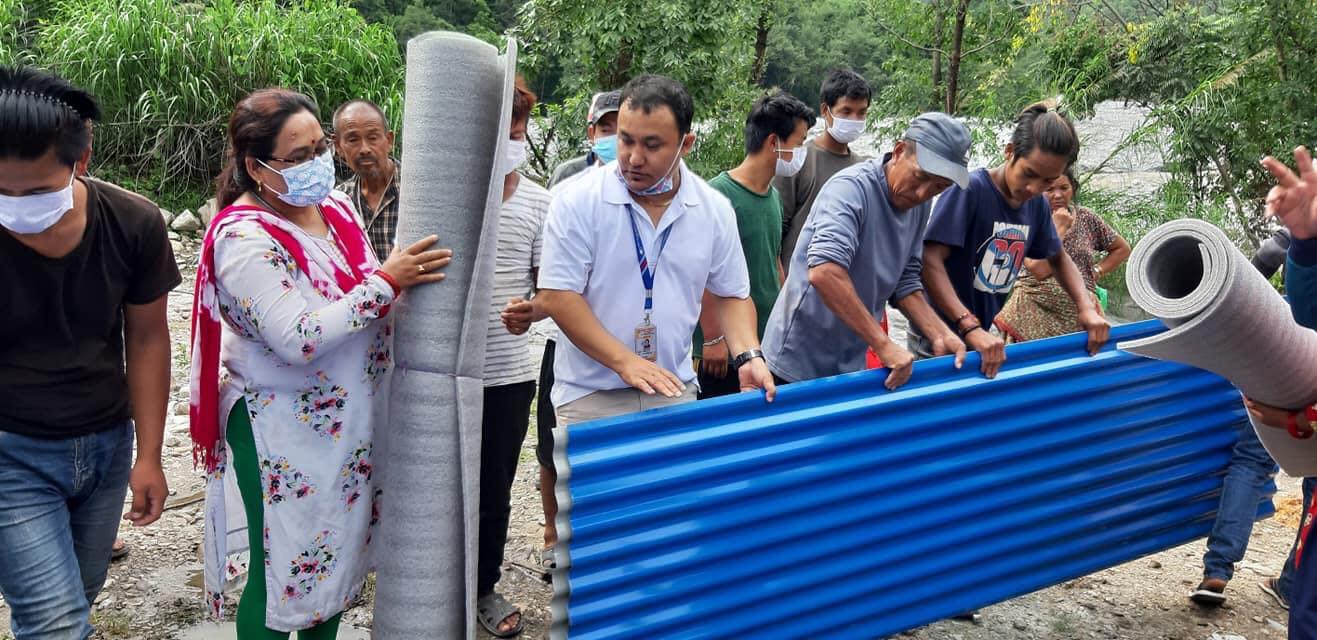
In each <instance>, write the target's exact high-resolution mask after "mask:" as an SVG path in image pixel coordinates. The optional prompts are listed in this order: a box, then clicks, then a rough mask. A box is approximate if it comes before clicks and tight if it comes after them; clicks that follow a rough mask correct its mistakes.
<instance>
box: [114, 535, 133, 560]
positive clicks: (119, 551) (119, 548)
mask: <svg viewBox="0 0 1317 640" xmlns="http://www.w3.org/2000/svg"><path fill="white" fill-rule="evenodd" d="M128 552H129V549H128V543H126V542H123V541H122V540H115V541H114V546H112V547H110V562H114V561H115V560H123V559H124V558H127V557H128Z"/></svg>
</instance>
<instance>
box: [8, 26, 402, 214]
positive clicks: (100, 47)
mask: <svg viewBox="0 0 1317 640" xmlns="http://www.w3.org/2000/svg"><path fill="white" fill-rule="evenodd" d="M8 1H12V0H0V2H8ZM37 59H38V60H39V61H40V63H41V64H42V65H44V66H46V67H49V68H51V69H52V70H54V71H55V72H57V73H59V74H61V75H63V76H64V77H66V78H68V79H69V80H70V81H72V82H74V83H76V84H78V85H80V86H82V87H85V88H87V89H88V90H90V91H91V92H92V93H93V94H95V95H96V97H97V99H98V100H99V101H100V104H101V108H102V110H103V112H104V116H105V118H104V123H103V124H102V125H101V127H100V128H98V129H97V132H96V153H97V156H98V158H100V159H102V160H103V161H105V162H107V163H109V164H110V165H113V166H115V167H116V168H118V171H119V172H125V171H127V170H132V171H135V172H136V175H137V177H138V178H146V177H153V178H154V180H156V181H158V183H157V184H155V185H153V187H154V188H151V189H148V192H154V191H165V192H169V191H176V190H177V189H178V188H179V184H184V185H189V186H191V187H193V188H204V186H203V185H206V184H207V183H208V182H209V181H210V180H211V179H212V178H213V177H214V176H215V175H216V174H217V173H218V172H219V169H220V168H221V162H222V159H223V152H224V131H225V126H226V124H227V120H228V117H229V115H230V113H231V112H232V109H233V106H234V105H235V104H236V103H237V102H238V100H239V99H241V98H242V97H243V96H244V95H246V94H247V93H249V92H250V91H252V90H255V89H259V88H263V87H268V86H283V87H288V88H291V89H295V90H298V91H302V92H304V93H306V94H307V95H309V96H311V97H312V98H313V99H315V100H316V101H317V102H318V103H319V104H320V110H321V113H320V116H321V118H322V120H326V121H327V120H328V118H329V116H330V113H332V110H333V109H334V107H335V106H336V105H338V104H340V103H342V102H343V101H345V100H348V99H351V98H369V99H372V100H375V101H376V102H379V103H380V104H381V105H382V106H383V107H384V109H385V112H386V113H388V114H389V115H390V117H391V118H393V119H394V121H395V123H396V122H398V121H400V119H401V116H402V78H403V74H402V60H401V57H400V55H399V53H398V47H397V43H396V42H395V40H394V38H393V34H392V33H391V32H390V31H389V30H388V29H386V28H383V27H380V26H371V25H367V24H366V23H365V22H364V21H363V20H362V19H361V18H360V17H359V16H358V15H357V13H356V11H355V10H353V9H351V8H350V7H348V6H347V4H346V3H345V2H343V1H341V0H299V1H295V2H277V1H276V0H246V1H237V0H216V1H215V2H213V3H207V4H196V3H178V2H175V1H174V0H66V1H64V2H62V3H61V4H60V5H59V7H58V9H57V10H56V12H55V15H54V17H53V19H52V20H50V22H49V23H46V24H44V25H43V26H42V27H41V30H40V37H39V43H38V46H37Z"/></svg>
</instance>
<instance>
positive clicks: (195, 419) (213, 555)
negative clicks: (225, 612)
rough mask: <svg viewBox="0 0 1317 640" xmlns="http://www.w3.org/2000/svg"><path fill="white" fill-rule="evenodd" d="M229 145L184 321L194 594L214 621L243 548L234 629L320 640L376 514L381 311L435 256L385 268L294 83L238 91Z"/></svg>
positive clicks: (427, 275) (430, 273) (357, 573)
mask: <svg viewBox="0 0 1317 640" xmlns="http://www.w3.org/2000/svg"><path fill="white" fill-rule="evenodd" d="M235 132H237V133H235ZM230 145H231V151H232V158H233V160H232V161H231V164H230V166H229V168H228V169H226V172H225V175H224V176H222V177H221V181H220V201H221V204H222V205H225V208H224V209H223V210H222V211H221V212H220V213H219V215H217V216H216V218H215V220H214V221H212V223H211V226H210V228H209V229H208V231H207V234H206V239H205V242H204V244H203V248H202V259H201V263H200V264H199V266H198V273H197V296H196V302H195V306H194V316H193V375H192V392H193V393H192V423H193V425H192V426H193V437H194V440H195V441H196V444H197V452H198V454H199V455H200V456H201V457H202V459H204V460H205V462H206V464H207V468H208V470H209V475H208V483H207V505H206V516H207V518H206V544H205V560H206V590H207V596H208V599H209V601H210V604H211V606H212V608H213V612H214V613H215V614H216V615H218V614H219V612H220V608H221V606H222V597H223V596H222V594H223V584H224V582H225V579H226V578H229V577H232V574H233V573H234V572H235V570H234V569H233V568H232V567H233V565H232V564H231V563H229V562H228V557H229V556H230V555H232V552H234V551H239V550H241V549H242V547H248V548H249V550H250V552H251V557H252V562H251V566H250V568H249V572H250V573H249V579H248V586H247V588H246V591H245V592H244V594H243V598H242V602H241V603H240V604H239V607H238V636H239V638H240V640H249V639H255V638H286V637H287V636H288V633H287V632H289V631H293V630H303V631H302V633H301V635H300V637H302V638H320V637H324V638H332V637H334V635H335V634H336V632H337V621H338V614H339V613H341V612H342V611H343V610H344V609H345V608H347V606H348V605H349V604H351V603H352V601H353V600H354V599H355V598H356V597H357V595H358V592H359V590H360V588H361V585H362V581H363V578H364V577H365V574H366V572H367V570H368V564H367V560H366V557H367V548H368V546H369V544H370V540H371V534H372V532H373V530H374V528H375V525H376V524H377V522H378V514H379V505H378V500H379V491H378V490H377V489H376V488H375V486H374V484H373V479H372V475H373V474H372V471H373V468H374V460H373V457H372V451H373V446H372V441H373V438H372V430H373V428H374V427H375V425H377V424H378V423H379V419H380V416H381V410H382V409H383V404H384V401H385V396H386V392H387V382H388V375H389V370H390V366H391V357H390V349H391V345H392V336H391V329H390V323H389V321H388V320H387V319H386V317H385V316H386V315H387V313H388V307H389V304H390V303H392V302H393V300H394V299H395V298H396V296H397V295H398V294H399V293H400V292H401V291H402V289H403V288H405V287H407V286H410V285H413V284H416V283H418V282H427V281H435V280H438V279H439V278H441V277H442V275H441V274H437V273H434V272H435V271H437V270H438V269H440V268H442V267H443V266H444V265H445V264H446V263H447V260H448V259H447V257H446V256H447V252H436V251H428V252H423V249H424V248H425V247H424V246H421V245H420V244H418V245H416V246H413V247H411V248H409V249H408V250H407V251H403V252H398V251H395V252H394V254H393V255H392V256H391V257H390V259H389V260H388V262H386V263H385V265H384V266H383V267H381V266H380V264H379V262H378V260H377V259H376V257H375V256H374V254H373V253H372V251H371V249H370V248H369V244H368V243H367V241H366V238H365V235H364V233H363V232H362V231H361V228H360V226H359V225H360V220H359V219H358V218H357V216H356V213H355V212H354V211H353V210H352V207H351V205H350V204H349V202H348V200H347V198H346V197H343V196H342V194H338V193H336V192H335V193H330V188H331V187H332V180H333V171H332V164H331V162H330V160H329V159H330V156H329V151H328V145H329V142H328V140H327V138H326V137H325V135H324V132H323V131H322V130H321V129H320V125H319V123H318V120H317V119H316V118H315V115H314V104H313V103H311V102H310V101H309V100H308V99H306V98H305V96H301V94H297V93H294V92H291V91H286V90H279V89H272V90H264V91H259V92H256V93H254V94H252V95H251V96H248V98H246V99H244V101H243V102H242V103H239V106H238V110H237V112H236V113H235V115H234V119H233V124H231V127H230ZM325 194H327V195H325ZM276 202H277V203H278V204H276ZM432 242H433V239H429V243H432ZM429 243H425V244H427V245H428V244H429ZM220 425H224V427H225V428H224V429H219V426H220ZM235 489H236V491H235ZM235 494H236V495H235ZM235 498H237V499H235Z"/></svg>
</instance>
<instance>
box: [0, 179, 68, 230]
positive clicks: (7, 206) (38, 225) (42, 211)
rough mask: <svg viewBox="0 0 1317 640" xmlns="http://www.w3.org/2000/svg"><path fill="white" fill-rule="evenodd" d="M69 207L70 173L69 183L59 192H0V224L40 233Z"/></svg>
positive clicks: (50, 225) (0, 225) (58, 218)
mask: <svg viewBox="0 0 1317 640" xmlns="http://www.w3.org/2000/svg"><path fill="white" fill-rule="evenodd" d="M74 175H77V172H76V171H75V172H74ZM72 208H73V175H70V176H69V186H67V187H64V188H63V189H60V190H59V191H51V192H50V193H38V194H34V195H30V196H17V197H15V196H2V195H0V227H4V228H6V229H9V230H10V231H13V232H14V233H17V234H21V235H32V234H37V233H41V232H43V231H45V230H46V229H49V228H51V227H53V226H55V223H56V222H59V220H60V218H63V217H64V214H66V213H68V212H69V210H70V209H72Z"/></svg>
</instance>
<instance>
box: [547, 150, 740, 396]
mask: <svg viewBox="0 0 1317 640" xmlns="http://www.w3.org/2000/svg"><path fill="white" fill-rule="evenodd" d="M562 186H563V188H562V189H561V190H558V191H556V192H555V193H554V198H553V203H552V204H551V205H549V215H548V219H547V220H546V222H545V227H544V253H543V258H542V260H541V263H540V278H539V288H540V289H557V290H563V291H574V292H576V293H579V294H581V295H582V296H583V297H584V298H585V301H586V303H588V304H589V305H590V309H591V311H593V312H594V314H595V317H596V318H598V319H599V322H600V324H602V325H603V327H604V329H605V330H607V331H608V333H610V334H612V336H613V337H614V338H617V339H618V340H619V341H620V342H621V343H622V344H623V345H625V346H626V347H627V348H628V349H632V350H633V351H634V349H635V335H636V327H637V326H638V325H640V324H641V322H642V321H643V320H644V317H645V287H644V284H643V283H642V282H641V277H640V265H639V262H638V261H637V260H636V245H635V240H634V236H633V234H632V230H631V229H632V228H631V223H630V222H628V220H627V217H628V216H634V219H635V222H636V229H638V230H639V232H640V238H641V242H642V243H643V245H644V247H645V255H646V257H647V258H648V260H649V263H650V265H651V267H652V266H653V265H654V263H655V262H657V263H658V264H657V273H656V274H655V276H654V309H653V312H652V315H651V322H653V324H654V326H655V327H656V329H657V331H658V339H657V343H658V361H657V362H658V365H659V366H661V367H663V368H664V369H667V370H668V371H671V372H673V373H675V374H676V375H677V377H679V378H681V380H682V381H683V382H685V383H687V384H693V383H694V381H695V370H694V368H692V366H691V356H690V354H691V337H692V334H693V333H694V331H695V324H696V322H697V321H698V320H699V315H700V301H701V298H702V296H703V294H704V290H705V289H708V290H709V291H710V292H711V293H713V294H714V295H717V296H721V297H724V298H748V297H749V296H750V276H749V273H748V272H747V270H746V266H745V255H744V254H743V253H742V251H741V240H740V236H739V234H738V233H737V229H736V214H735V213H734V212H733V211H732V205H731V203H730V202H728V201H727V198H726V197H724V196H723V195H722V194H721V193H718V192H717V191H715V190H714V189H713V188H712V187H710V186H709V185H708V184H707V183H705V182H704V180H702V179H700V177H699V176H697V175H695V174H694V173H692V172H691V171H690V170H689V169H687V168H686V165H685V163H684V162H683V163H682V165H681V186H680V188H679V189H678V191H677V196H676V198H675V199H673V201H672V204H671V205H670V206H669V207H668V210H667V211H665V212H663V216H662V217H661V218H660V219H659V224H658V227H657V228H656V227H655V226H654V225H653V223H652V222H651V221H650V218H649V215H648V214H647V213H645V210H644V208H643V207H641V206H640V205H639V204H637V203H636V202H635V200H633V199H632V197H631V193H630V192H629V191H627V189H626V186H625V185H624V184H623V183H622V181H621V179H620V178H619V177H618V174H617V166H616V162H613V163H609V164H608V165H605V166H604V167H601V168H600V169H599V170H596V171H589V172H586V173H585V174H584V175H582V176H581V177H580V178H579V179H577V180H573V181H572V182H570V183H568V184H564V185H562ZM627 205H630V207H629V208H628V206H627ZM669 227H670V228H671V229H672V232H671V235H670V236H669V238H668V242H667V245H666V246H665V248H664V249H663V252H662V254H661V255H660V254H659V253H658V250H659V236H660V235H661V234H662V233H663V232H664V230H665V229H668V228H669ZM566 338H567V336H566V334H565V333H564V335H563V336H562V339H561V340H559V342H558V347H557V351H556V352H555V354H554V367H553V375H554V383H553V393H552V396H551V399H552V400H553V403H554V405H556V406H561V405H564V404H566V403H568V402H571V401H572V400H576V399H577V398H581V397H583V396H585V395H588V394H590V393H593V392H595V391H603V390H609V389H622V388H625V387H626V386H627V384H626V383H625V382H623V381H622V378H621V377H619V376H618V375H617V373H615V372H614V371H613V370H612V369H609V368H608V367H606V366H604V365H602V364H600V363H599V362H596V361H595V360H594V359H593V358H591V357H590V356H588V355H586V354H585V353H584V352H583V351H581V350H580V349H578V348H577V347H576V345H574V344H572V343H571V341H570V340H568V339H566Z"/></svg>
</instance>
